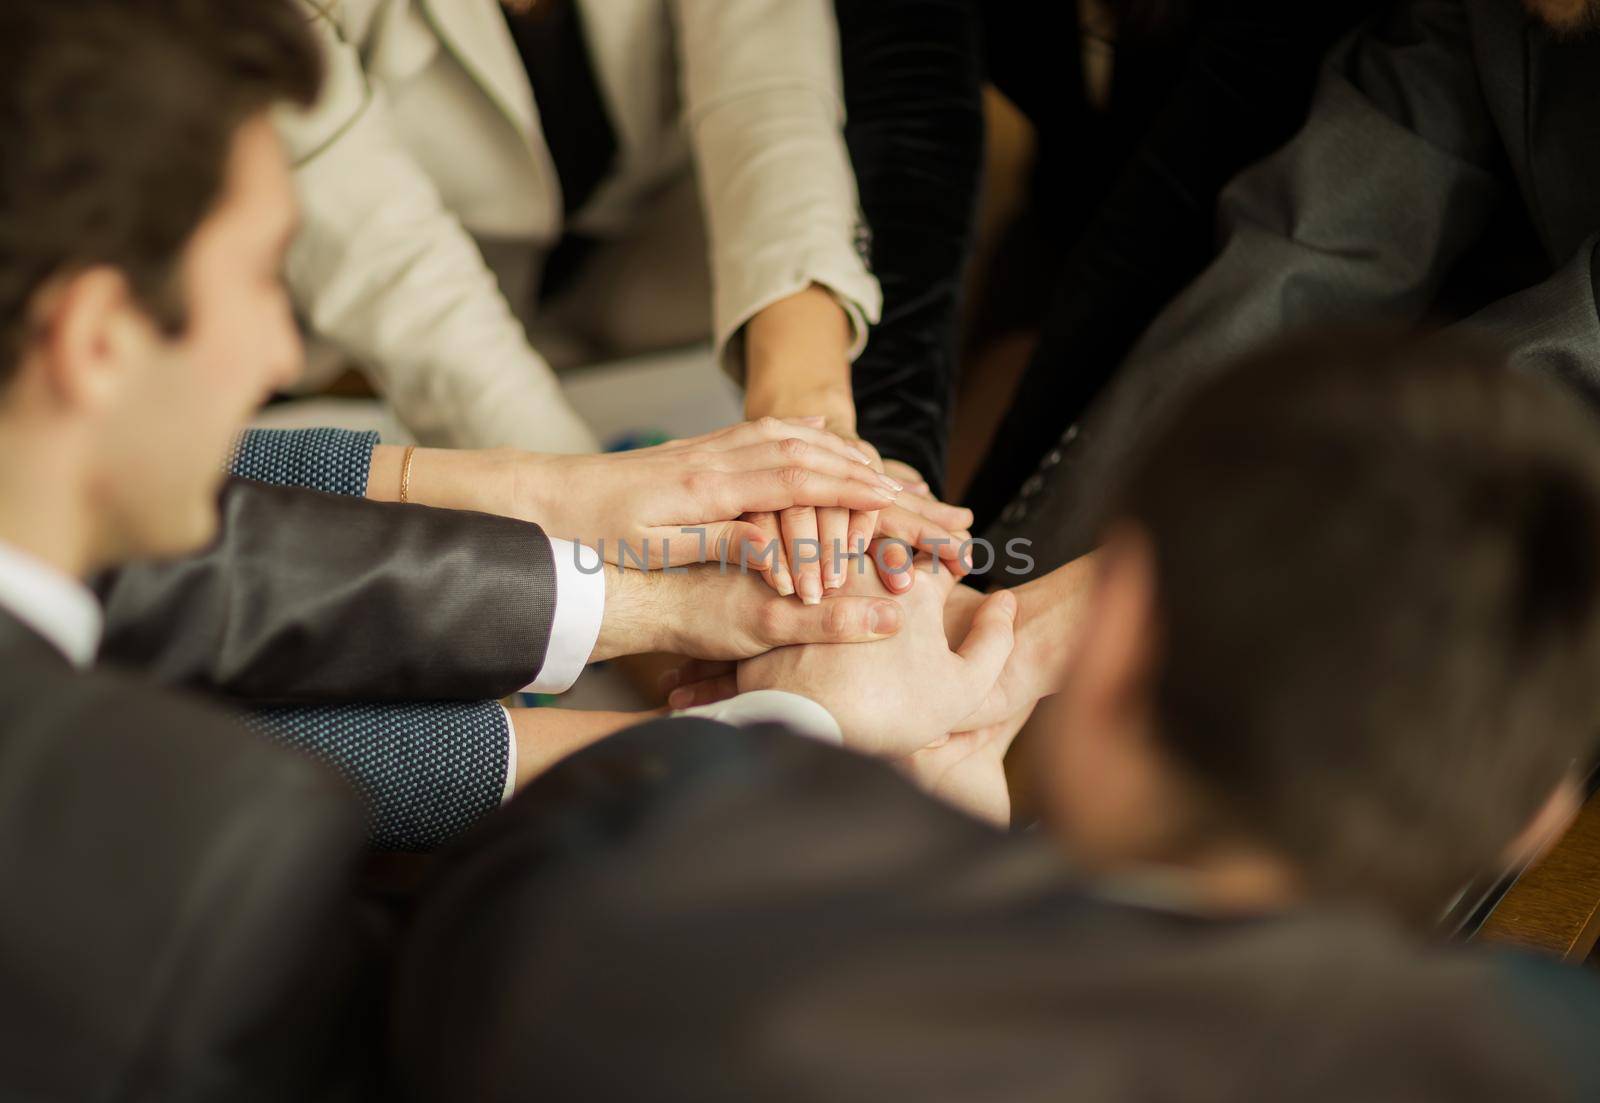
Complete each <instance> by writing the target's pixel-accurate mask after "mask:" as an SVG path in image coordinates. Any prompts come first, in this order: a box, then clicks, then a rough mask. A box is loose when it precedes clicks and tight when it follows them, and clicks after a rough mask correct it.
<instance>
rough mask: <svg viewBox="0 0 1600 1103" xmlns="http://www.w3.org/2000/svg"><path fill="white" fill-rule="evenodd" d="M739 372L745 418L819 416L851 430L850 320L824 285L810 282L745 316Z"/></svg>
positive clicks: (832, 425)
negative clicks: (742, 364) (742, 366)
mask: <svg viewBox="0 0 1600 1103" xmlns="http://www.w3.org/2000/svg"><path fill="white" fill-rule="evenodd" d="M745 371H746V375H745V412H746V414H747V416H750V417H763V416H766V415H769V414H770V415H775V416H778V417H803V416H808V415H812V414H821V415H822V416H823V417H826V418H827V419H828V428H829V429H832V430H833V431H834V432H841V433H854V431H855V423H856V414H855V401H854V398H853V396H852V393H851V386H850V320H849V317H848V316H847V315H846V314H845V312H844V309H843V308H842V307H840V306H839V304H838V302H837V301H836V300H835V299H834V297H833V296H832V295H831V294H830V293H829V292H828V291H827V290H826V289H825V288H823V287H820V286H818V285H816V284H812V285H811V286H810V287H808V288H806V289H805V290H803V291H800V292H797V293H796V294H794V295H790V296H789V297H787V298H785V299H780V300H778V301H777V302H775V303H773V304H772V305H771V306H768V307H767V308H766V309H764V310H762V311H761V312H760V313H758V314H757V315H756V316H755V317H754V318H752V319H751V320H750V324H749V325H748V326H747V327H746V332H745Z"/></svg>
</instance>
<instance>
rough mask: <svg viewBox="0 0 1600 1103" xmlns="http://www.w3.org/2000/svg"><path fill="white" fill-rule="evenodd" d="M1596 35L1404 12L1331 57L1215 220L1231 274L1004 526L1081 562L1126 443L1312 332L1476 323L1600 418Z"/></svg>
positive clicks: (1168, 335)
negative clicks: (1292, 120) (1205, 390)
mask: <svg viewBox="0 0 1600 1103" xmlns="http://www.w3.org/2000/svg"><path fill="white" fill-rule="evenodd" d="M1597 104H1600V36H1596V35H1590V36H1588V37H1585V38H1578V39H1571V38H1569V39H1562V38H1559V37H1558V36H1556V35H1555V34H1554V33H1552V32H1551V31H1549V30H1548V29H1547V28H1545V27H1544V26H1543V25H1541V24H1539V23H1538V22H1536V21H1534V20H1533V19H1531V18H1530V17H1529V16H1528V15H1527V14H1526V13H1525V11H1524V9H1523V7H1522V5H1521V4H1520V3H1518V2H1517V0H1403V2H1401V3H1399V4H1397V5H1396V6H1395V8H1394V9H1393V10H1392V11H1391V12H1390V13H1389V14H1387V15H1386V16H1384V17H1383V18H1381V19H1379V20H1378V21H1376V22H1374V23H1372V24H1370V25H1369V26H1367V27H1366V28H1364V29H1363V30H1361V31H1359V32H1357V33H1356V34H1355V35H1354V36H1353V37H1352V38H1351V39H1349V40H1347V41H1346V42H1345V43H1343V44H1342V45H1340V46H1339V47H1337V48H1336V49H1335V50H1334V51H1333V52H1332V53H1331V54H1330V56H1329V58H1328V60H1327V62H1326V65H1325V68H1324V72H1323V76H1322V80H1321V84H1320V87H1319V90H1318V92H1317V95H1316V99H1315V101H1314V103H1313V106H1312V110H1311V115H1310V118H1309V119H1308V121H1307V122H1306V125H1305V127H1304V128H1303V129H1302V130H1301V131H1300V133H1299V134H1298V135H1297V136H1296V137H1295V138H1294V139H1293V140H1292V141H1291V142H1290V143H1289V144H1288V145H1287V146H1285V147H1284V148H1283V149H1282V150H1280V151H1279V152H1278V153H1276V154H1274V155H1273V156H1271V157H1269V158H1267V159H1266V160H1264V161H1262V162H1260V163H1259V164H1257V165H1255V166H1253V167H1252V168H1250V169H1248V170H1247V171H1246V172H1244V173H1243V174H1241V175H1240V176H1239V177H1238V178H1237V179H1236V180H1235V181H1234V182H1233V183H1232V184H1230V185H1229V187H1228V188H1227V189H1226V191H1225V192H1224V193H1223V195H1222V198H1221V200H1220V203H1219V207H1218V228H1219V237H1220V252H1219V254H1218V256H1217V259H1216V260H1215V262H1214V263H1213V264H1212V265H1211V266H1210V267H1209V268H1208V269H1207V270H1206V271H1205V272H1204V273H1203V274H1202V275H1201V276H1200V277H1199V279H1198V280H1196V282H1195V283H1194V284H1192V285H1191V286H1190V287H1189V288H1188V289H1187V290H1186V291H1185V292H1184V293H1183V294H1182V295H1180V296H1179V297H1178V298H1177V299H1176V300H1174V301H1173V303H1172V304H1171V305H1170V306H1169V307H1168V308H1167V310H1166V311H1165V312H1164V313H1163V314H1162V315H1161V316H1160V317H1159V318H1157V320H1156V321H1155V323H1154V324H1153V325H1152V326H1151V327H1150V329H1149V330H1148V331H1147V332H1146V334H1145V336H1144V337H1143V339H1142V340H1141V341H1140V342H1139V344H1138V345H1137V346H1136V347H1135V349H1134V351H1133V353H1132V354H1131V356H1130V358H1129V361H1128V362H1127V364H1126V365H1125V366H1124V368H1123V370H1122V371H1121V372H1120V373H1119V377H1118V379H1117V381H1116V383H1115V384H1114V386H1113V387H1112V389H1111V392H1110V394H1109V395H1108V396H1107V398H1106V400H1105V401H1104V402H1103V403H1102V404H1101V406H1100V407H1099V409H1097V410H1096V411H1094V412H1092V413H1091V415H1090V416H1089V418H1088V419H1086V422H1085V424H1084V425H1083V426H1075V427H1074V428H1073V429H1072V430H1070V431H1069V440H1068V441H1067V442H1065V443H1066V444H1067V445H1068V446H1067V447H1064V448H1063V449H1060V450H1058V451H1056V452H1054V453H1052V454H1051V455H1050V456H1049V457H1047V459H1046V469H1045V470H1043V471H1041V472H1040V473H1039V477H1037V478H1036V479H1033V480H1031V481H1030V483H1029V484H1028V485H1027V486H1025V488H1024V494H1023V498H1022V500H1019V501H1018V502H1016V503H1013V506H1012V507H1011V508H1010V509H1009V510H1008V511H1007V513H1006V516H1005V518H1004V520H1003V521H1002V523H1001V525H1000V526H999V531H998V532H996V533H992V534H991V537H992V538H993V537H999V538H1000V539H1001V540H1004V539H1008V538H1011V537H1014V536H1026V537H1029V538H1031V539H1033V540H1034V541H1035V547H1034V550H1033V555H1034V557H1035V560H1036V562H1037V569H1038V570H1040V571H1048V570H1050V569H1052V568H1053V567H1056V566H1059V565H1060V564H1061V563H1063V562H1066V561H1067V560H1069V559H1071V558H1073V557H1075V556H1076V555H1078V554H1081V553H1082V552H1083V551H1084V550H1086V549H1087V547H1088V546H1089V545H1090V544H1091V542H1092V540H1093V538H1094V536H1095V526H1096V525H1097V524H1098V522H1099V520H1100V515H1101V513H1102V511H1103V508H1104V504H1105V498H1106V495H1107V494H1108V492H1109V491H1110V490H1111V488H1112V487H1113V486H1114V484H1115V479H1116V476H1117V472H1118V470H1119V468H1120V467H1121V466H1122V464H1123V463H1124V462H1125V461H1126V459H1127V457H1128V454H1129V451H1130V449H1132V448H1134V447H1136V446H1137V443H1138V441H1139V440H1141V439H1143V437H1144V435H1145V434H1147V433H1148V432H1149V431H1150V428H1151V426H1154V425H1157V424H1159V423H1160V421H1161V420H1162V419H1163V418H1164V417H1165V416H1167V415H1168V414H1169V413H1170V412H1171V411H1172V410H1173V409H1174V408H1175V407H1176V406H1178V405H1179V404H1180V402H1181V399H1182V398H1183V397H1184V396H1185V395H1186V394H1188V393H1189V392H1190V390H1191V389H1192V388H1193V387H1194V386H1195V385H1196V384H1197V383H1199V382H1202V381H1204V380H1206V379H1208V378H1210V377H1211V375H1212V374H1213V373H1215V372H1216V371H1217V370H1218V369H1220V368H1223V367H1225V366H1226V365H1227V364H1228V362H1229V361H1230V360H1231V359H1232V358H1234V357H1236V356H1237V355H1239V354H1240V353H1242V352H1245V351H1247V350H1249V349H1250V348H1252V347H1254V346H1256V345H1258V344H1260V343H1261V342H1262V341H1264V340H1266V339H1269V338H1271V337H1273V336H1275V335H1278V334H1280V333H1283V332H1284V331H1286V330H1289V329H1293V328H1295V327H1300V326H1307V325H1316V324H1335V323H1342V322H1370V321H1373V320H1375V319H1389V320H1397V321H1403V322H1415V321H1418V320H1422V319H1424V318H1429V317H1433V318H1439V319H1441V320H1460V321H1461V322H1462V324H1464V325H1470V326H1472V327H1475V328H1477V329H1480V330H1483V331H1485V332H1488V333H1492V334H1494V335H1495V336H1496V337H1498V338H1499V339H1501V340H1502V341H1504V342H1506V343H1508V344H1509V345H1510V347H1511V349H1512V350H1513V354H1514V361H1515V363H1516V364H1517V365H1518V366H1519V367H1528V368H1534V369H1538V370H1542V371H1549V372H1551V373H1554V374H1556V375H1558V376H1560V377H1562V378H1565V379H1567V380H1569V381H1570V382H1571V383H1573V384H1574V385H1575V386H1577V387H1578V388H1579V389H1580V390H1581V391H1582V392H1583V393H1584V394H1585V395H1586V396H1587V397H1588V398H1590V399H1591V400H1593V401H1596V402H1600V317H1597V313H1596V298H1597V294H1600V287H1597V279H1600V269H1597V263H1596V261H1597V258H1596V245H1597V241H1600V134H1597V133H1596V132H1597V129H1600V122H1597V121H1596V120H1597V118H1600V116H1597V113H1596V105H1597Z"/></svg>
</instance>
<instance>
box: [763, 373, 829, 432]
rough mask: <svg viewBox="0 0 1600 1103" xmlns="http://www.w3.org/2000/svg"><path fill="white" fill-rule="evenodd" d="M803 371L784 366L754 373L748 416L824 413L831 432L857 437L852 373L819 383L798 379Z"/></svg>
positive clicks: (805, 415)
mask: <svg viewBox="0 0 1600 1103" xmlns="http://www.w3.org/2000/svg"><path fill="white" fill-rule="evenodd" d="M799 374H800V373H798V372H790V371H788V370H787V369H785V368H781V367H780V368H777V369H774V370H772V371H770V372H768V373H767V374H766V375H765V376H761V375H757V374H752V375H751V376H750V377H749V387H748V389H747V390H746V392H745V400H744V415H745V418H746V419H747V420H750V421H754V420H755V419H756V418H761V417H817V416H821V417H822V418H824V419H825V420H826V422H827V426H826V427H827V429H828V431H829V432H833V433H838V434H840V435H841V436H854V435H855V432H856V404H855V395H854V392H852V390H851V388H850V380H849V377H848V375H846V377H845V378H844V379H843V380H836V381H824V382H816V381H813V380H808V379H801V378H797V376H798V375H799Z"/></svg>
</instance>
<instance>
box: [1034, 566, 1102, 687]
mask: <svg viewBox="0 0 1600 1103" xmlns="http://www.w3.org/2000/svg"><path fill="white" fill-rule="evenodd" d="M1095 559H1096V556H1095V555H1094V554H1090V555H1086V556H1083V557H1082V558H1081V559H1076V560H1074V561H1073V562H1071V563H1068V564H1067V565H1066V566H1064V567H1060V568H1058V569H1056V570H1054V571H1051V572H1050V573H1049V574H1047V575H1045V576H1043V577H1042V578H1037V579H1035V580H1033V581H1032V582H1027V583H1024V584H1023V585H1021V586H1018V587H1017V588H1016V589H1015V590H1014V591H1013V593H1015V594H1016V595H1017V619H1016V622H1015V623H1016V638H1017V645H1016V651H1015V655H1016V660H1015V661H1017V662H1019V663H1020V664H1021V666H1022V668H1023V669H1025V670H1027V671H1029V672H1030V674H1029V678H1028V682H1029V687H1030V691H1031V692H1032V693H1033V695H1034V696H1035V697H1045V696H1048V695H1049V694H1052V693H1055V692H1057V691H1058V690H1060V689H1061V686H1062V684H1063V683H1064V682H1065V680H1066V675H1067V670H1068V667H1069V666H1070V665H1071V661H1072V656H1073V654H1074V653H1075V652H1076V650H1077V643H1078V633H1079V630H1080V628H1081V624H1082V620H1083V614H1084V604H1085V601H1086V599H1087V597H1088V594H1089V586H1090V584H1091V583H1092V581H1093V578H1094V571H1095Z"/></svg>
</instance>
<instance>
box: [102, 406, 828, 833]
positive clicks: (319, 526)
mask: <svg viewBox="0 0 1600 1103" xmlns="http://www.w3.org/2000/svg"><path fill="white" fill-rule="evenodd" d="M376 443H377V435H376V434H374V433H360V432H351V431H348V430H341V429H305V430H290V431H283V430H252V431H251V432H248V433H246V434H244V435H243V437H242V438H241V439H240V442H239V445H238V447H237V449H236V450H235V454H234V457H233V459H232V462H231V465H230V469H231V471H232V473H233V474H234V476H235V478H234V479H233V480H231V481H230V483H229V484H228V486H227V488H226V489H225V490H224V492H223V497H222V524H221V532H220V535H219V538H218V540H217V542H216V544H215V545H214V546H213V547H212V548H210V549H209V550H207V551H205V552H203V553H201V554H199V555H196V556H193V557H190V558H188V559H185V560H181V561H178V562H175V563H166V564H142V565H139V566H134V567H126V568H123V569H122V570H119V571H115V572H111V573H110V574H108V575H106V576H105V577H103V578H102V579H100V580H99V581H98V582H97V588H98V590H99V593H100V597H101V599H102V600H103V601H104V602H105V606H106V617H107V622H108V623H107V630H106V639H105V644H104V646H103V647H102V649H101V656H102V658H103V659H105V661H106V662H108V663H110V664H113V665H117V666H121V667H124V668H128V669H131V670H134V671H137V672H138V673H139V674H141V675H142V676H144V677H146V678H149V679H152V680H154V681H156V682H159V683H161V684H163V685H167V686H173V687H182V688H186V689H190V690H196V691H200V692H204V693H207V694H209V695H212V696H214V697H216V698H218V699H219V700H221V701H223V702H224V703H226V704H227V705H228V706H229V707H231V708H233V709H236V710H237V711H238V713H239V716H240V720H241V721H242V723H243V724H244V725H245V726H246V727H248V728H252V729H254V730H256V731H258V732H262V733H265V734H266V735H268V736H270V737H272V738H274V739H276V740H277V741H279V742H282V743H285V744H287V745H289V746H292V747H295V748H297V749H300V750H303V751H305V752H307V753H309V754H310V755H312V756H313V757H316V758H319V759H321V760H323V761H324V762H326V763H328V764H330V765H331V766H333V767H334V768H335V769H337V770H338V771H339V772H340V773H341V774H343V775H344V777H345V778H346V780H347V781H349V782H350V784H351V785H352V786H353V787H354V788H355V790H356V791H357V792H358V793H359V794H360V795H361V797H362V799H363V802H364V804H365V806H366V809H367V821H368V832H369V840H370V842H371V843H372V845H374V846H376V847H378V848H381V849H385V850H410V851H418V850H431V849H434V848H436V847H438V846H440V845H441V844H443V843H445V842H447V841H449V840H450V839H452V838H454V837H456V836H457V835H459V834H460V833H461V832H462V831H464V830H465V829H466V828H468V827H470V826H471V825H472V824H474V823H476V822H477V821H479V820H480V819H482V818H484V817H485V816H487V815H489V814H490V813H491V812H493V811H494V810H495V809H496V808H497V807H499V806H500V805H501V804H502V803H504V802H505V801H506V800H507V799H508V798H509V797H510V796H511V793H512V788H513V785H514V782H515V780H516V772H517V746H516V740H515V736H514V732H513V731H512V727H511V722H510V717H509V716H508V714H507V713H506V711H505V709H504V708H502V707H501V705H500V704H499V703H498V701H497V700H496V699H497V698H501V697H504V696H506V695H508V694H511V693H513V692H516V691H518V690H522V689H527V690H530V691H532V692H538V693H551V694H556V693H561V692H563V691H565V690H566V689H568V688H569V687H570V686H571V685H572V683H573V682H574V681H575V680H576V679H577V677H578V675H579V674H581V673H582V671H583V668H584V666H585V664H586V663H587V662H588V659H589V655H590V653H591V652H592V651H593V649H594V644H595V640H596V639H597V637H598V635H599V627H600V620H601V617H602V616H603V614H604V609H605V577H604V572H603V570H602V569H601V565H600V563H599V560H598V558H597V557H595V556H594V554H593V553H592V552H591V551H589V550H588V549H586V548H584V547H583V546H581V545H575V544H573V543H571V542H569V541H564V540H559V539H554V538H549V537H546V536H545V535H544V534H543V532H542V531H541V530H540V529H539V528H538V526H536V525H531V524H526V523H523V522H519V521H512V520H508V519H506V518H503V517H491V516H488V515H484V514H478V513H471V512H466V511H455V510H437V509H428V508H426V507H422V506H414V505H413V506H399V505H393V504H383V503H376V502H368V501H366V500H365V499H364V497H363V496H364V495H365V493H366V477H367V472H368V469H369V468H370V466H371V455H372V449H373V447H374V446H375V445H376ZM308 491H319V492H320V493H309V492H308ZM689 715H705V716H710V717H715V718H717V719H720V720H722V721H723V722H725V723H732V724H736V725H742V724H754V723H784V724H786V725H788V726H789V727H790V728H792V729H794V730H796V731H801V732H806V733H809V734H812V735H813V736H815V737H816V738H822V739H829V740H833V741H837V740H838V739H839V731H838V727H837V725H835V724H834V723H833V721H832V718H831V717H829V716H828V715H827V713H826V711H825V710H822V709H820V707H819V706H816V705H815V704H813V703H812V702H810V701H807V700H805V699H804V698H799V697H795V696H794V695H792V694H783V693H776V692H768V693H760V694H745V695H743V696H742V697H740V698H738V699H736V700H734V701H731V702H725V703H721V704H718V705H715V706H708V707H707V708H706V709H704V710H691V711H690V713H689Z"/></svg>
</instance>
